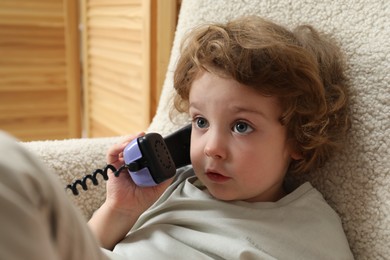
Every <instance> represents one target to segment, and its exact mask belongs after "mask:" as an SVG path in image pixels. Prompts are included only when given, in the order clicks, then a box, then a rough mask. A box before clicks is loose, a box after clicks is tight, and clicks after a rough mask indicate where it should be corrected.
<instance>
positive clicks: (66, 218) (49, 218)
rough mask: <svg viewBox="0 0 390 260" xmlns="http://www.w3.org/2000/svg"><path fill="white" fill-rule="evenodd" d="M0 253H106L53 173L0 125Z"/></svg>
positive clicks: (35, 258)
mask: <svg viewBox="0 0 390 260" xmlns="http://www.w3.org/2000/svg"><path fill="white" fill-rule="evenodd" d="M0 155H1V157H0V208H1V214H0V225H1V235H0V259H30V260H41V259H53V260H55V259H64V260H71V259H74V260H78V259H80V260H85V259H96V260H98V259H106V257H105V256H104V254H103V253H102V252H101V250H100V248H99V246H98V243H97V242H96V240H95V238H94V236H93V235H92V233H91V232H90V231H89V229H88V227H87V225H86V222H85V219H84V218H83V217H82V216H81V214H80V213H79V212H78V210H76V209H75V207H74V205H72V204H71V203H70V202H69V200H68V199H67V197H66V196H65V193H64V191H63V188H62V185H60V183H59V181H58V179H57V177H56V176H55V175H54V174H52V173H51V172H49V170H48V169H47V168H46V167H45V166H43V165H42V164H40V162H39V161H38V160H37V159H36V158H35V157H34V156H32V155H31V154H29V153H27V152H26V150H25V149H23V148H22V146H20V145H19V144H18V143H17V142H16V140H14V139H11V138H10V137H9V136H7V135H5V134H4V133H3V132H1V131H0Z"/></svg>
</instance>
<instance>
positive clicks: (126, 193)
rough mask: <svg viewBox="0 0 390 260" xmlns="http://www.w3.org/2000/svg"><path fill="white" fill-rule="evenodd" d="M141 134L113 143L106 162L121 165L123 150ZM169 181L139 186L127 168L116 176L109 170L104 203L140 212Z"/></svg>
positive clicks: (126, 210) (124, 210) (120, 208)
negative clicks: (152, 185) (150, 185)
mask: <svg viewBox="0 0 390 260" xmlns="http://www.w3.org/2000/svg"><path fill="white" fill-rule="evenodd" d="M142 135H144V133H140V134H138V135H135V136H131V137H129V138H127V139H126V140H124V141H123V142H122V143H119V144H115V145H113V146H112V147H111V148H110V149H109V150H108V153H107V163H108V164H112V165H114V166H115V168H117V169H118V168H119V167H120V166H122V165H123V164H124V158H123V150H124V149H125V147H126V146H127V145H128V144H129V143H130V142H131V141H132V140H134V139H135V138H138V137H140V136H142ZM170 183H171V181H169V180H168V181H166V182H164V183H161V184H159V185H157V186H154V187H139V186H137V185H136V184H135V183H134V182H133V180H132V179H131V177H130V175H129V174H128V172H127V170H123V171H122V172H121V173H120V174H119V176H118V177H115V176H114V175H113V173H112V172H111V171H109V180H108V181H107V195H106V203H109V205H110V206H111V207H113V208H115V209H118V210H120V211H122V212H123V213H125V212H131V214H134V211H135V210H137V211H139V213H140V214H141V213H142V212H143V211H145V210H146V209H147V208H148V207H150V206H151V205H152V204H153V203H154V202H155V201H156V200H157V199H158V198H159V197H160V195H161V194H162V193H163V192H164V190H165V189H166V188H167V187H168V186H169V184H170Z"/></svg>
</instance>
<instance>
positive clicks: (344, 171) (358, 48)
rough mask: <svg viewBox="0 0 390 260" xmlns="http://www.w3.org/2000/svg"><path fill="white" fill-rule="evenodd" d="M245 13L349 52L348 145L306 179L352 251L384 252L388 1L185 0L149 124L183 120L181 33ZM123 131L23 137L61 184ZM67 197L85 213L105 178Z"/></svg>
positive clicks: (364, 254)
mask: <svg viewBox="0 0 390 260" xmlns="http://www.w3.org/2000/svg"><path fill="white" fill-rule="evenodd" d="M244 14H257V15H260V16H264V17H266V18H269V19H272V20H274V21H277V22H279V23H282V24H285V25H287V26H294V25H296V24H301V23H309V24H312V25H314V26H315V27H316V28H318V29H319V30H321V31H324V32H327V33H331V34H332V35H334V37H335V38H336V39H337V40H338V41H339V42H340V44H341V46H342V49H343V50H344V51H345V52H346V54H347V62H348V76H349V78H350V85H351V103H352V104H351V114H352V129H351V131H350V134H349V137H348V140H347V147H346V149H345V150H344V151H342V152H340V153H338V154H335V156H334V158H333V159H332V160H331V161H330V162H329V163H327V164H326V165H325V166H324V167H323V168H322V169H320V170H318V171H317V172H314V173H312V174H310V175H309V176H306V177H305V179H308V180H310V181H311V182H312V184H313V185H314V186H315V187H316V188H317V189H319V190H320V191H321V192H322V193H323V194H324V196H325V198H326V199H327V200H328V201H329V203H330V205H331V206H332V207H333V208H334V209H335V210H336V211H337V212H338V213H339V215H340V216H341V219H342V222H343V226H344V229H345V231H346V234H347V237H348V240H349V243H350V246H351V248H352V251H353V253H354V255H355V257H356V258H357V259H385V258H388V257H390V72H389V69H390V56H389V55H390V2H389V1H385V0H373V1H365V0H353V1H352V0H351V1H334V0H322V1H306V0H254V1H245V0H183V1H182V6H181V11H180V15H179V21H178V26H177V31H176V36H175V40H174V46H173V49H172V54H171V60H170V65H169V69H168V72H167V75H166V80H165V84H164V87H163V92H162V95H161V98H160V103H159V106H158V111H157V114H156V116H155V118H154V120H153V122H152V123H151V125H150V127H149V129H148V130H147V131H155V132H159V133H161V134H163V135H165V134H168V133H170V132H172V131H173V130H175V129H177V128H179V127H180V126H182V125H184V124H185V122H186V121H187V118H186V117H183V116H178V118H176V119H175V123H172V122H171V121H170V120H169V115H168V114H169V108H170V106H171V99H170V98H171V94H172V91H173V88H172V84H173V83H172V82H173V79H172V76H173V70H174V67H175V61H176V59H177V57H178V55H179V43H180V40H181V38H182V35H183V34H184V33H185V32H186V31H187V30H189V29H190V28H192V27H193V26H195V25H197V24H199V23H203V22H206V21H226V20H228V19H230V18H233V17H236V16H240V15H244ZM121 138H122V137H112V138H94V139H72V140H62V141H39V142H30V143H24V144H25V146H26V147H27V148H28V149H29V150H30V151H32V152H33V153H35V154H37V155H38V156H39V157H41V159H42V160H43V161H44V162H45V163H46V164H47V165H48V166H49V167H51V168H53V169H54V172H55V173H56V174H58V175H59V177H60V179H61V180H62V182H63V183H64V186H65V184H68V183H71V182H72V181H73V180H75V179H77V178H80V177H81V176H83V175H85V174H87V173H91V172H93V170H94V169H96V168H102V167H104V166H105V152H106V150H107V148H108V147H109V146H110V145H111V144H113V143H115V142H118V141H119V140H120V139H121ZM296 181H302V180H296ZM101 182H104V181H103V180H102V181H101ZM69 197H70V198H71V199H72V200H74V202H75V204H76V206H77V207H79V208H80V209H81V210H82V212H83V214H84V216H85V217H86V218H89V217H90V216H91V214H92V213H93V211H94V210H96V209H97V208H98V207H99V205H100V204H101V203H102V201H103V200H104V197H105V185H104V184H101V185H99V186H92V185H91V187H90V188H89V191H85V192H84V191H82V190H81V191H80V195H79V196H77V197H75V196H73V195H72V194H71V192H69ZM318 235H319V236H321V234H318ZM329 250H332V249H331V248H330V249H329Z"/></svg>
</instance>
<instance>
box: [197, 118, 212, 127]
mask: <svg viewBox="0 0 390 260" xmlns="http://www.w3.org/2000/svg"><path fill="white" fill-rule="evenodd" d="M194 121H195V124H196V126H197V127H198V128H207V127H209V122H208V121H207V119H206V118H203V117H197V118H195V120H194Z"/></svg>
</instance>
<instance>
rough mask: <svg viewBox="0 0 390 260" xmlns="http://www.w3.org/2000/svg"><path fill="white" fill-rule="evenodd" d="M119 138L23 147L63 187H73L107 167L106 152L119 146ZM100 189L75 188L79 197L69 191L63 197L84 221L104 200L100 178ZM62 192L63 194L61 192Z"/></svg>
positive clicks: (104, 191) (53, 142)
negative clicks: (51, 173) (38, 160)
mask: <svg viewBox="0 0 390 260" xmlns="http://www.w3.org/2000/svg"><path fill="white" fill-rule="evenodd" d="M121 139H122V138H121V137H109V138H82V139H67V140H56V141H33V142H23V143H22V144H23V145H24V146H25V147H26V148H27V149H28V150H29V151H30V152H32V153H33V154H35V155H36V156H38V157H39V158H40V159H41V160H42V161H43V163H44V164H46V165H47V166H48V167H49V168H51V169H52V171H53V173H54V174H56V175H58V177H59V179H60V181H61V182H62V183H63V184H64V189H65V187H66V185H67V184H70V183H72V182H73V181H75V180H76V179H80V178H82V177H83V176H84V175H86V174H89V173H93V172H94V171H95V169H99V168H100V169H101V168H103V167H104V166H105V165H106V160H105V155H106V152H107V149H108V148H109V147H110V146H111V145H112V144H114V143H117V142H120V141H121ZM98 181H99V185H97V186H94V185H93V184H92V183H90V184H89V185H88V190H87V191H84V190H83V189H82V187H81V186H78V190H79V195H77V196H75V195H73V193H72V192H71V191H70V190H67V191H66V193H67V194H68V196H69V199H71V200H72V201H73V202H74V204H75V205H76V207H77V208H79V209H80V210H81V213H82V214H83V215H84V217H85V218H86V219H89V218H90V217H91V216H92V214H93V212H94V211H95V210H96V209H98V208H99V206H100V205H101V204H102V203H103V201H104V199H105V193H106V185H105V181H104V179H103V177H102V176H99V177H98ZM61 192H62V191H61Z"/></svg>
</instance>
